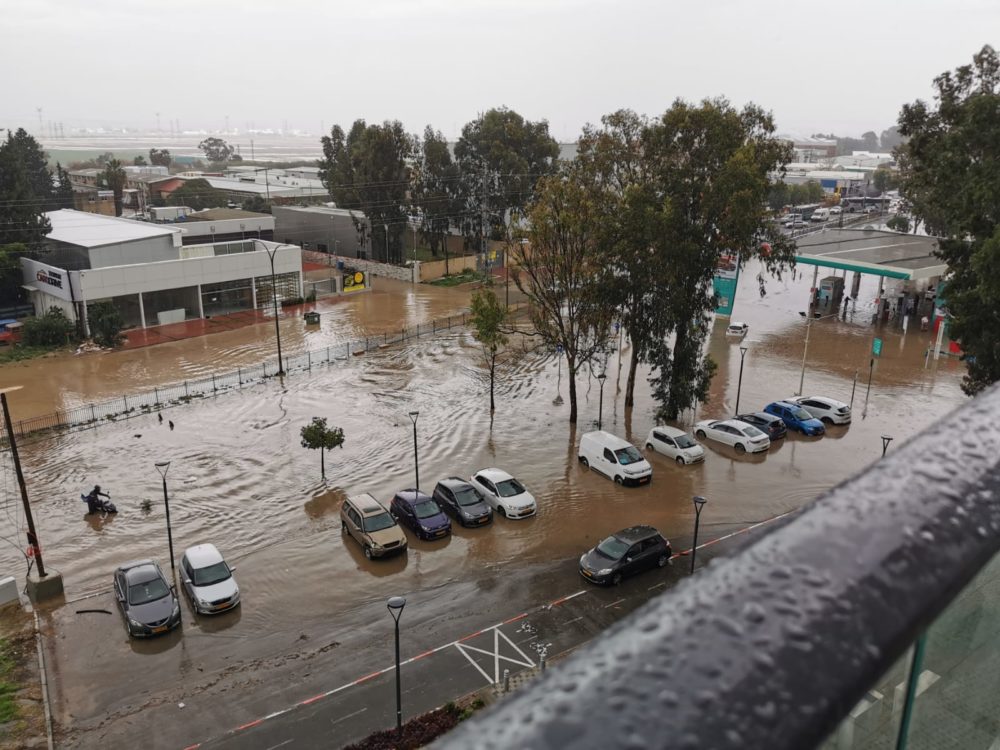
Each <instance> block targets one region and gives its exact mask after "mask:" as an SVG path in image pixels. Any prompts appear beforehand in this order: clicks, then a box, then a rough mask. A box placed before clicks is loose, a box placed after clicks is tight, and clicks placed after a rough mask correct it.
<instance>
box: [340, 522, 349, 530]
mask: <svg viewBox="0 0 1000 750" xmlns="http://www.w3.org/2000/svg"><path fill="white" fill-rule="evenodd" d="M340 530H341V531H347V522H346V521H341V522H340Z"/></svg>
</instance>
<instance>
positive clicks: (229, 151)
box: [150, 136, 242, 164]
mask: <svg viewBox="0 0 1000 750" xmlns="http://www.w3.org/2000/svg"><path fill="white" fill-rule="evenodd" d="M198 148H200V149H201V150H202V151H203V152H204V154H205V158H206V159H208V160H209V161H210V162H212V163H213V164H219V163H221V162H227V161H242V159H240V158H238V155H237V153H236V148H235V147H234V146H230V145H229V144H228V143H226V142H225V141H224V140H223V139H222V138H216V137H214V136H212V137H209V138H206V139H205V140H203V141H202V142H201V143H199V144H198ZM168 154H169V152H168ZM150 156H152V154H150Z"/></svg>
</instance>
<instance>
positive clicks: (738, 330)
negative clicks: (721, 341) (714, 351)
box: [726, 320, 750, 336]
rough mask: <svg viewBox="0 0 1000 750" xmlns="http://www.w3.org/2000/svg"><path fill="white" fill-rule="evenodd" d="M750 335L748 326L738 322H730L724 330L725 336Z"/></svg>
mask: <svg viewBox="0 0 1000 750" xmlns="http://www.w3.org/2000/svg"><path fill="white" fill-rule="evenodd" d="M748 333H750V324H749V323H743V322H740V321H738V320H734V321H732V322H731V323H730V324H729V326H728V327H727V328H726V335H727V336H746V335H747V334H748Z"/></svg>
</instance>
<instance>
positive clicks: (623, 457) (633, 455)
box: [615, 445, 642, 466]
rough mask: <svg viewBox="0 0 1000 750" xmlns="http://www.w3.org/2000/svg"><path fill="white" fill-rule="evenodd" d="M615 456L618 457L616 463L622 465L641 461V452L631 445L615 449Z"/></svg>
mask: <svg viewBox="0 0 1000 750" xmlns="http://www.w3.org/2000/svg"><path fill="white" fill-rule="evenodd" d="M615 456H616V457H617V458H618V463H620V464H621V465H622V466H628V465H629V464H634V463H635V462H636V461H642V454H641V453H639V451H638V450H636V448H635V446H632V445H630V446H629V447H628V448H621V449H620V450H616V451H615Z"/></svg>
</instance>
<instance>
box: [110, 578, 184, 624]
mask: <svg viewBox="0 0 1000 750" xmlns="http://www.w3.org/2000/svg"><path fill="white" fill-rule="evenodd" d="M115 598H116V599H117V600H118V607H119V608H120V609H121V611H122V617H124V618H125V628H126V629H127V630H128V634H129V635H130V636H133V637H144V636H151V635H158V634H160V633H166V632H168V631H170V630H173V629H174V628H176V627H177V626H178V625H180V624H181V604H180V602H179V601H178V600H177V594H176V593H175V592H174V589H173V587H172V586H170V585H169V584H168V583H167V579H166V578H164V576H163V571H161V570H160V566H159V565H157V564H156V563H155V562H154V561H152V560H133V561H132V562H128V563H125V564H124V565H120V566H119V567H118V568H117V569H116V570H115Z"/></svg>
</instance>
